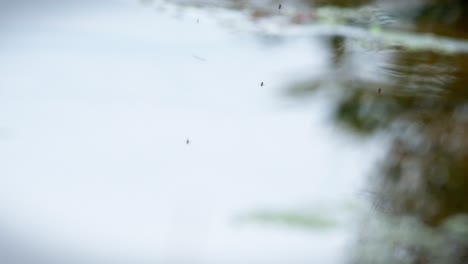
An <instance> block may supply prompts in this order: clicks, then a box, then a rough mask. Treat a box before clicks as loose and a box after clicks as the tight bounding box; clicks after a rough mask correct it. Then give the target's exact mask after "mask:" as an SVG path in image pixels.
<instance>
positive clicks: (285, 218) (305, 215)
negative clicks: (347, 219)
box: [246, 211, 337, 230]
mask: <svg viewBox="0 0 468 264" xmlns="http://www.w3.org/2000/svg"><path fill="white" fill-rule="evenodd" d="M246 219H248V220H252V221H255V222H264V223H273V224H281V225H287V226H293V227H294V226H296V227H300V228H305V229H310V230H326V229H329V228H333V227H335V226H336V225H337V223H336V222H335V220H333V219H331V218H328V217H326V216H324V215H323V213H311V212H303V211H258V212H254V213H252V214H250V215H248V216H247V217H246Z"/></svg>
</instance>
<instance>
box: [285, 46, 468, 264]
mask: <svg viewBox="0 0 468 264" xmlns="http://www.w3.org/2000/svg"><path fill="white" fill-rule="evenodd" d="M336 43H337V41H336V39H331V40H330V46H331V50H332V52H333V53H334V54H335V56H338V59H335V61H334V64H333V67H332V68H331V69H329V74H328V75H332V76H334V78H329V77H324V78H319V79H318V80H313V81H312V82H311V84H310V85H304V84H301V85H300V86H299V88H293V90H294V92H293V93H290V94H293V95H296V96H298V95H299V96H300V95H305V94H307V93H310V92H313V91H317V90H320V89H324V90H329V88H330V87H336V89H334V93H331V95H332V96H333V98H335V105H334V110H335V111H334V113H335V115H334V120H335V121H336V122H337V124H340V125H343V127H344V128H347V129H349V131H353V132H357V133H359V134H361V135H369V134H372V133H377V132H380V133H381V132H385V133H387V134H388V135H389V136H391V138H392V139H393V140H392V141H391V147H390V149H389V151H388V153H387V155H386V157H385V158H384V159H383V160H382V161H381V162H380V166H379V167H378V168H377V170H376V175H375V177H373V178H372V182H371V183H370V185H371V189H372V190H371V193H372V197H371V199H372V202H373V203H374V205H375V208H376V209H377V210H378V213H380V214H381V216H384V217H383V218H381V219H380V222H382V225H380V226H378V227H375V228H372V229H369V228H368V226H366V228H364V229H363V230H362V234H361V235H360V236H361V237H362V239H363V241H360V242H359V244H361V245H360V246H357V247H358V250H357V251H359V252H360V253H359V254H357V256H356V259H357V263H372V264H374V263H467V262H466V256H465V255H466V254H468V240H467V239H466V234H465V233H463V232H464V231H463V230H466V229H467V228H468V223H467V222H466V221H461V222H457V226H458V227H457V228H456V229H457V230H458V231H454V232H455V233H450V232H449V231H447V229H446V228H444V226H445V225H446V224H445V223H447V221H448V222H450V221H451V219H453V218H454V217H457V216H459V215H468V202H467V201H468V175H467V172H468V90H467V87H468V54H464V53H458V54H456V55H447V54H438V53H434V52H431V51H405V50H392V51H391V53H389V54H391V56H387V57H382V58H385V59H386V61H382V62H381V63H379V64H375V65H377V66H378V67H380V68H379V69H378V70H377V71H376V72H377V73H378V74H379V78H377V79H376V78H374V79H372V78H369V76H363V75H362V74H361V75H360V72H359V67H349V66H346V65H353V66H355V65H356V64H354V63H349V61H353V60H356V58H359V57H356V56H357V55H351V54H352V52H350V50H347V49H346V47H347V46H346V39H342V40H341V42H340V43H341V45H336ZM365 52H366V51H365V50H364V51H361V55H362V54H363V53H365ZM353 56H354V57H353ZM376 58H378V57H376ZM330 83H333V85H330ZM379 90H380V91H381V92H379ZM408 217H409V218H411V219H414V221H416V222H415V223H414V224H412V228H405V229H403V231H402V230H400V229H399V228H401V226H400V225H399V224H398V225H396V226H395V224H394V222H392V221H391V222H389V223H388V225H383V223H385V222H387V221H390V220H389V219H397V220H396V221H399V220H398V219H406V218H408ZM395 228H397V229H395ZM460 230H462V231H460ZM400 231H401V232H400ZM457 232H460V233H457ZM464 234H465V235H464ZM460 237H461V238H463V239H460ZM449 244H450V246H448V245H449ZM363 245H366V246H363ZM361 246H362V247H361ZM454 248H455V249H454ZM397 251H401V252H404V254H405V255H406V257H401V256H399V255H398V254H396V253H395V252H397ZM381 253H382V254H388V255H380V254H381ZM377 255H378V257H377Z"/></svg>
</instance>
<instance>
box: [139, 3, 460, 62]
mask: <svg viewBox="0 0 468 264" xmlns="http://www.w3.org/2000/svg"><path fill="white" fill-rule="evenodd" d="M145 1H149V0H145ZM171 2H173V3H175V6H176V7H183V8H185V9H190V8H197V9H199V10H206V11H207V12H208V13H207V15H210V16H212V15H213V14H218V13H221V12H222V9H226V10H243V11H246V12H243V13H244V14H246V16H239V17H237V20H233V21H230V22H229V23H226V24H230V25H236V26H235V27H236V30H238V31H239V30H245V31H254V32H257V33H261V34H270V35H279V36H280V37H288V36H290V35H292V36H301V37H321V36H331V35H340V36H344V37H347V38H352V39H355V40H362V39H366V40H367V41H373V42H380V43H381V45H382V46H387V47H392V46H399V47H403V48H406V49H410V50H416V49H418V50H435V51H441V52H445V53H452V52H457V51H468V43H466V42H464V41H459V40H455V39H449V38H444V37H441V36H435V35H432V34H424V32H427V30H425V29H424V27H423V26H426V27H427V23H425V24H422V25H421V29H420V30H418V28H414V26H413V25H412V24H411V21H410V20H409V18H414V17H416V16H417V14H419V12H423V11H424V12H428V13H431V12H432V11H431V10H434V9H437V10H439V6H440V4H439V5H435V6H430V7H428V6H417V7H415V8H413V9H412V10H411V11H409V9H408V8H406V5H405V4H406V2H399V3H395V4H394V5H392V6H393V7H392V8H391V10H388V11H387V10H386V9H385V7H380V6H378V5H370V4H372V2H373V1H346V0H335V1H329V0H328V1H299V0H298V1H291V2H289V3H288V4H286V3H283V9H282V10H281V11H279V10H278V2H277V1H247V0H244V1H232V0H224V1H205V0H195V1H194V0H190V1H188V0H177V1H171ZM166 4H167V3H166ZM364 4H368V5H364ZM460 7H462V8H463V9H460V10H465V9H468V7H467V5H466V4H460ZM427 10H429V11H427ZM399 14H400V15H399ZM401 14H405V17H402V16H401ZM423 17H424V16H423ZM221 20H224V18H221ZM459 20H460V19H458V18H456V19H454V21H455V22H459ZM284 25H295V27H293V30H284V29H283V30H278V29H279V28H280V27H282V26H284ZM456 25H459V27H457V28H453V27H452V28H451V27H447V25H445V27H444V28H441V29H440V30H439V31H440V32H441V33H445V32H447V31H450V34H447V35H450V36H457V34H461V35H462V34H464V32H465V30H466V29H465V28H466V27H464V24H463V23H462V22H460V23H457V24H456ZM409 29H415V30H411V32H408V30H409ZM415 31H419V32H420V33H416V32H415Z"/></svg>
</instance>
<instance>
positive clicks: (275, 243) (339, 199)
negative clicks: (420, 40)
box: [0, 2, 377, 263]
mask: <svg viewBox="0 0 468 264" xmlns="http://www.w3.org/2000/svg"><path fill="white" fill-rule="evenodd" d="M35 12H36V13H35ZM29 14H30V15H29V16H28V18H27V20H21V21H20V20H19V19H17V20H18V21H16V20H15V21H13V20H14V19H13V18H14V15H10V17H12V18H11V19H12V20H11V21H10V24H9V25H10V26H9V27H6V28H5V27H4V28H2V32H3V33H2V34H4V35H6V36H7V38H5V39H4V41H2V44H1V52H0V127H1V130H2V133H1V135H2V138H1V139H0V160H1V161H2V166H1V167H0V175H1V176H0V177H1V178H0V179H1V185H0V213H1V216H2V219H3V222H2V224H3V225H4V226H5V228H7V229H9V230H10V231H11V233H13V234H17V236H18V240H27V241H28V243H27V244H28V245H33V246H32V247H35V248H38V249H39V251H40V252H41V251H42V252H44V254H48V255H53V254H59V253H57V252H73V254H83V255H89V256H99V257H100V258H103V259H106V258H107V257H108V258H111V259H120V260H128V261H129V262H131V263H135V262H137V261H163V262H164V263H166V262H167V263H170V262H175V263H306V262H307V263H314V262H317V263H337V262H339V261H340V259H341V253H337V252H342V251H343V250H344V248H343V247H344V245H345V244H346V239H347V238H348V237H349V236H350V235H351V233H350V229H349V225H344V226H339V227H337V228H336V230H332V231H329V232H317V233H314V232H312V233H310V232H301V231H297V230H288V229H283V228H276V227H271V226H267V227H262V226H259V225H236V224H235V221H233V220H234V219H235V218H236V216H237V215H238V214H242V213H245V212H248V211H250V210H253V209H256V208H263V207H268V208H289V207H295V206H298V205H301V206H302V205H304V204H306V205H307V204H321V205H327V204H330V205H337V204H338V205H340V204H344V203H346V202H347V201H348V199H350V198H353V197H354V193H355V191H356V190H357V187H358V186H359V185H360V184H361V183H362V178H363V175H364V174H365V171H367V170H368V168H369V164H371V163H372V161H373V160H374V159H375V157H373V155H374V154H375V153H377V151H376V147H375V145H372V144H362V143H352V142H349V141H348V139H344V138H340V137H339V136H338V135H337V133H335V132H334V131H333V130H332V129H330V128H329V127H327V126H326V125H325V124H326V122H325V114H326V113H327V111H328V109H329V108H328V104H327V102H326V100H325V99H324V98H320V97H318V98H317V99H316V100H315V101H314V102H315V103H314V104H312V105H311V106H310V107H301V108H294V107H288V105H287V104H284V103H283V101H282V98H281V97H280V95H279V91H280V88H284V86H285V85H286V84H288V83H289V82H291V81H293V80H295V78H297V77H298V76H303V75H304V74H317V73H319V72H321V69H322V67H325V65H327V60H328V57H327V55H326V53H325V52H324V47H322V46H321V43H320V42H318V41H316V42H311V41H305V40H301V41H294V42H292V41H291V42H287V43H285V44H282V45H279V46H274V47H265V46H262V45H260V44H259V43H258V42H256V39H255V37H254V36H251V35H248V34H243V33H242V32H238V33H236V34H232V33H229V32H228V31H227V30H225V28H220V27H219V26H218V25H217V23H216V21H213V20H211V19H210V18H209V17H200V23H198V24H197V23H196V21H194V20H193V19H192V18H187V17H186V18H183V17H182V18H180V19H174V18H172V17H170V16H167V15H165V14H164V13H158V12H155V11H154V10H153V9H151V8H143V7H142V6H140V5H138V3H133V2H129V3H125V2H115V3H113V4H109V6H105V5H100V6H92V5H87V6H86V8H81V9H75V8H73V9H71V8H67V7H66V5H65V7H61V9H58V10H53V11H50V10H46V9H37V10H36V9H32V11H30V12H29ZM194 56H198V57H202V58H204V59H205V61H200V60H198V59H196V58H194ZM261 82H264V84H265V85H264V86H260V85H259V84H260V83H261ZM320 100H324V101H323V102H321V101H320ZM187 138H188V139H190V144H188V145H187V144H186V139H187ZM331 209H332V211H333V210H336V211H337V212H336V216H334V217H340V212H339V210H340V209H339V208H336V209H333V208H331ZM0 245H2V244H1V243H0ZM6 250H9V249H7V248H3V249H0V251H6ZM63 254H65V253H63ZM12 263H14V260H12Z"/></svg>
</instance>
